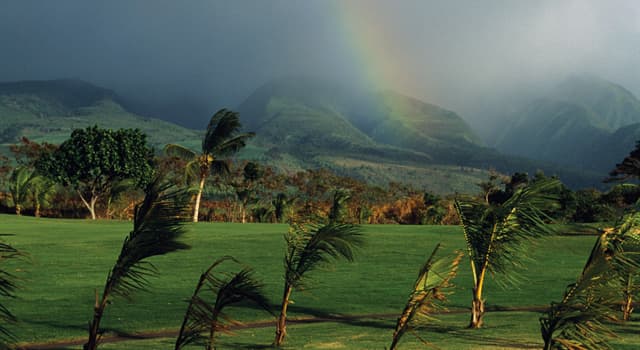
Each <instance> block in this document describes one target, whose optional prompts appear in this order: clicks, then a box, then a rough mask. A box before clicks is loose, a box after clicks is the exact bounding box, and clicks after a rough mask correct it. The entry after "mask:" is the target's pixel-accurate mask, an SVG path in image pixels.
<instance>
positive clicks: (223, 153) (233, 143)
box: [211, 132, 256, 157]
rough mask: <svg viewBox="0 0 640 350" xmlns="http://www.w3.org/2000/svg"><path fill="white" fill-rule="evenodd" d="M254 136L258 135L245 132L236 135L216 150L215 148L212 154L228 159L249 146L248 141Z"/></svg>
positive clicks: (221, 143)
mask: <svg viewBox="0 0 640 350" xmlns="http://www.w3.org/2000/svg"><path fill="white" fill-rule="evenodd" d="M254 136H256V134H255V133H253V132H245V133H241V134H238V135H235V136H233V137H232V138H229V139H227V140H224V141H223V142H220V143H219V144H218V145H217V146H216V147H215V148H213V150H212V152H211V153H213V154H215V155H217V156H220V157H228V156H230V155H232V154H234V153H236V152H238V151H239V150H241V149H242V148H244V146H246V145H247V141H249V139H250V138H252V137H254Z"/></svg>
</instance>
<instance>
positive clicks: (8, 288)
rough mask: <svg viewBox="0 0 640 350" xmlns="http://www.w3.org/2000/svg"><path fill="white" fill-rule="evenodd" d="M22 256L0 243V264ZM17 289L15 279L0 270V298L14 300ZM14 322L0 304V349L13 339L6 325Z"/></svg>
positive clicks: (13, 276)
mask: <svg viewBox="0 0 640 350" xmlns="http://www.w3.org/2000/svg"><path fill="white" fill-rule="evenodd" d="M22 256H23V253H21V252H20V251H18V250H17V249H15V248H14V247H12V246H11V245H9V244H7V243H4V242H0V262H6V261H8V260H9V259H15V258H20V257H22ZM17 288H18V284H17V277H16V276H15V275H13V274H12V273H10V272H8V271H7V269H6V268H4V267H3V268H0V297H2V298H3V299H4V298H15V292H16V290H17ZM15 321H16V317H15V316H14V315H13V313H11V311H10V310H9V309H8V308H7V307H6V306H5V305H4V304H3V303H1V302H0V349H8V344H7V343H8V342H10V341H12V340H13V339H14V338H13V334H12V333H11V331H10V330H9V329H8V328H7V325H8V324H11V323H14V322H15Z"/></svg>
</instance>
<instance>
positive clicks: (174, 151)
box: [164, 109, 255, 222]
mask: <svg viewBox="0 0 640 350" xmlns="http://www.w3.org/2000/svg"><path fill="white" fill-rule="evenodd" d="M241 128H242V124H240V120H239V118H238V113H236V112H232V111H230V110H227V109H221V110H219V111H218V112H216V114H214V115H213V117H211V120H210V121H209V125H207V130H206V132H205V135H204V138H203V139H202V150H201V153H197V152H195V151H193V150H190V149H188V148H186V147H183V146H180V145H177V144H168V145H167V146H166V147H165V149H164V151H165V154H167V155H168V156H172V157H178V158H181V159H183V160H185V161H187V165H186V173H187V176H188V177H191V178H196V179H197V181H198V193H197V195H196V202H195V204H194V209H193V222H198V212H199V210H200V200H201V198H202V192H203V190H204V185H205V182H206V180H207V178H208V177H209V176H210V175H211V174H213V173H218V172H229V167H228V165H227V163H226V162H225V161H224V159H221V158H223V157H229V156H231V155H233V154H235V153H236V152H238V151H239V150H240V149H241V148H243V147H244V146H245V144H246V142H247V140H248V139H250V138H251V137H253V136H254V135H255V134H254V133H252V132H247V133H240V129H241Z"/></svg>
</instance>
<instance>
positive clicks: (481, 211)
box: [455, 180, 559, 328]
mask: <svg viewBox="0 0 640 350" xmlns="http://www.w3.org/2000/svg"><path fill="white" fill-rule="evenodd" d="M558 185H559V182H558V181H557V180H546V181H538V182H536V183H533V184H531V185H528V186H524V187H521V188H519V189H518V190H516V191H515V193H513V195H511V196H510V197H509V198H508V199H504V202H501V201H492V198H497V199H503V196H497V197H493V196H491V195H488V196H486V195H485V198H486V199H488V200H489V201H488V202H487V201H478V200H476V199H474V198H457V199H456V201H455V207H456V210H457V211H458V215H459V216H460V221H461V223H462V227H463V231H464V237H465V241H466V245H467V250H468V253H469V259H470V261H471V272H472V276H473V288H472V293H473V299H472V304H471V321H470V323H469V327H470V328H480V327H482V324H483V316H484V302H485V300H484V299H483V292H484V282H485V278H486V275H487V272H490V273H492V274H504V275H506V277H507V280H506V282H511V283H512V282H515V280H516V278H515V277H516V274H515V271H513V270H512V268H515V267H517V266H519V265H520V260H521V259H522V258H523V257H525V256H526V254H525V253H526V252H527V250H528V248H529V246H530V244H531V240H532V239H533V238H537V237H542V236H545V235H549V234H551V233H552V232H553V231H552V230H551V229H550V228H549V226H548V225H547V224H546V222H545V221H546V220H548V216H547V215H546V213H545V211H546V210H551V209H552V208H553V207H555V206H557V197H555V196H554V195H553V192H554V191H553V190H554V188H557V186H558Z"/></svg>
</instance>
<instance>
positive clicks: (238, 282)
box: [175, 257, 272, 350]
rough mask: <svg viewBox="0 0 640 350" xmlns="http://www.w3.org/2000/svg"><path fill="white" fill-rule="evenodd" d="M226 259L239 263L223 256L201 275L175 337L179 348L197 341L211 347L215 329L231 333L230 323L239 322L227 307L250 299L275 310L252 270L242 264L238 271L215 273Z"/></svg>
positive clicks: (268, 309)
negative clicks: (229, 312) (226, 312)
mask: <svg viewBox="0 0 640 350" xmlns="http://www.w3.org/2000/svg"><path fill="white" fill-rule="evenodd" d="M225 261H233V262H235V263H238V261H237V260H235V259H234V258H232V257H223V258H220V259H218V260H216V261H215V262H214V263H213V264H212V265H211V266H210V267H209V268H208V269H207V270H206V271H205V272H204V273H203V274H202V275H201V276H200V280H199V281H198V284H197V285H196V289H195V291H194V293H193V296H192V297H191V299H190V301H189V306H188V308H187V312H186V314H185V317H184V321H183V324H182V327H181V329H180V333H179V334H178V339H177V340H176V346H175V349H176V350H178V349H181V348H182V347H183V346H186V345H188V344H194V343H204V344H206V345H207V346H208V347H211V346H212V344H211V342H213V338H212V337H213V334H215V332H225V333H229V328H230V327H229V326H231V325H236V324H238V323H239V322H237V321H235V320H233V319H231V318H230V317H229V316H228V315H226V314H225V313H224V312H223V310H224V309H225V308H226V307H228V306H232V305H238V304H240V303H243V302H251V303H253V304H255V305H258V306H259V307H260V308H262V309H264V310H266V311H267V312H269V313H272V312H271V310H270V306H269V305H270V304H269V301H268V299H267V298H266V297H265V295H264V292H263V288H264V285H263V284H262V283H261V282H259V281H258V280H256V279H255V277H254V271H253V269H251V268H249V267H243V268H242V269H241V270H240V271H239V272H236V273H228V272H216V273H214V269H215V268H216V267H217V266H219V265H221V264H222V263H223V262H225ZM212 327H213V329H212ZM205 332H209V338H207V337H205V336H204V335H203V334H204V333H205Z"/></svg>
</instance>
